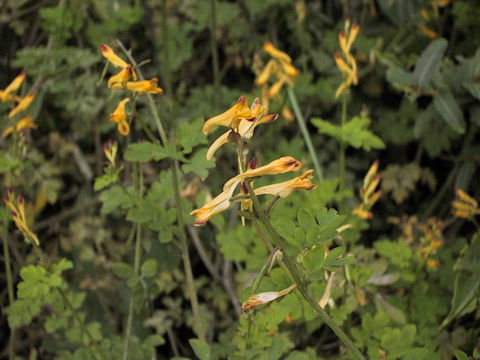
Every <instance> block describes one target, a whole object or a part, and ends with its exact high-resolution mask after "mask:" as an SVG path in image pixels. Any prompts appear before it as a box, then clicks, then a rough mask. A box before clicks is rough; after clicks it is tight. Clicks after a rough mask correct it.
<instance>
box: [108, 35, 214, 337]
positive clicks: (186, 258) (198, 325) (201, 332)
mask: <svg viewBox="0 0 480 360" xmlns="http://www.w3.org/2000/svg"><path fill="white" fill-rule="evenodd" d="M117 43H118V45H119V46H120V48H121V49H122V50H123V52H124V53H125V55H126V56H127V57H128V59H129V61H130V62H131V63H132V65H133V66H136V62H135V59H134V58H133V57H132V55H131V54H130V53H129V52H128V51H127V49H126V48H125V46H123V44H122V42H121V41H120V40H117ZM136 71H137V74H138V77H139V78H140V79H141V80H144V79H145V78H144V77H143V73H142V71H141V70H140V69H138V68H137V69H136ZM146 95H147V98H148V104H149V106H150V111H151V112H152V116H153V118H154V120H155V124H156V125H157V129H158V133H159V135H160V140H161V141H162V144H163V145H166V144H168V138H167V134H166V132H165V129H164V127H163V125H162V121H161V120H160V116H159V115H158V111H157V107H156V106H155V102H154V101H153V98H152V96H151V95H150V94H146ZM171 168H172V180H173V187H174V193H175V206H176V208H177V223H178V227H179V229H180V232H179V233H180V242H181V250H182V258H183V265H184V271H185V277H186V280H187V289H188V292H189V296H190V304H191V306H192V312H193V319H194V320H193V321H194V328H195V329H196V331H197V335H198V337H199V338H200V339H201V340H205V329H204V327H203V323H202V318H201V316H200V310H199V306H198V298H197V292H196V290H195V283H194V279H193V271H192V265H191V262H190V255H189V253H188V243H187V235H186V233H185V224H184V222H183V215H182V214H183V210H182V204H181V199H180V187H179V182H178V161H177V160H171Z"/></svg>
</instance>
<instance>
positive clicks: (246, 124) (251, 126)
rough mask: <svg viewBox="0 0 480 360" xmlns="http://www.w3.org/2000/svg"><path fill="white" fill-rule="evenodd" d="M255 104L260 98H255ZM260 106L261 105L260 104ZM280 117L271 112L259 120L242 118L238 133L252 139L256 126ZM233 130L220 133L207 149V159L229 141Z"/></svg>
mask: <svg viewBox="0 0 480 360" xmlns="http://www.w3.org/2000/svg"><path fill="white" fill-rule="evenodd" d="M254 104H258V98H257V99H255V101H254V102H253V104H252V107H253V106H254ZM258 107H260V105H259V104H258ZM277 119H278V114H269V115H266V116H262V117H261V118H260V119H258V120H257V121H253V122H252V121H250V120H246V119H242V120H240V123H239V124H238V129H237V130H238V134H239V135H240V136H241V137H242V138H243V139H251V138H252V136H253V132H254V130H255V128H256V127H257V126H258V125H260V124H269V123H271V122H274V121H275V120H277ZM232 131H233V130H228V131H227V132H225V133H224V134H223V135H220V136H219V137H218V138H217V139H216V140H215V141H214V142H213V143H212V145H211V146H210V148H209V149H208V151H207V160H211V159H212V157H213V155H214V154H215V152H216V151H217V150H218V149H219V148H220V147H221V146H223V145H224V144H226V143H227V142H228V137H229V136H230V134H231V133H232Z"/></svg>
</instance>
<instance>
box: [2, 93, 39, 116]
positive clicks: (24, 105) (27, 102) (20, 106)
mask: <svg viewBox="0 0 480 360" xmlns="http://www.w3.org/2000/svg"><path fill="white" fill-rule="evenodd" d="M34 98H35V94H34V93H30V94H28V95H27V96H25V97H24V98H23V99H22V100H21V101H20V102H19V103H18V105H17V106H16V107H15V108H13V110H12V111H10V113H9V114H8V118H9V119H11V118H13V117H14V116H15V115H17V114H18V113H19V112H21V111H24V110H26V109H27V108H28V107H29V106H30V104H31V103H32V101H33V99H34Z"/></svg>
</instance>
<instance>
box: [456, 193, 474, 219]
mask: <svg viewBox="0 0 480 360" xmlns="http://www.w3.org/2000/svg"><path fill="white" fill-rule="evenodd" d="M455 194H456V196H457V199H456V200H455V201H453V202H452V207H453V209H454V211H453V214H454V215H455V216H456V217H460V218H467V219H468V218H472V217H474V216H475V215H479V214H480V209H479V208H478V203H477V201H476V200H475V199H474V198H472V197H471V196H469V195H468V194H467V193H466V192H464V191H463V190H462V189H459V188H456V189H455Z"/></svg>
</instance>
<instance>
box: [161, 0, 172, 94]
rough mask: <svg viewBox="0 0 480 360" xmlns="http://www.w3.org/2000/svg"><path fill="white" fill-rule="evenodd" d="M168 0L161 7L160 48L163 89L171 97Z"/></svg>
mask: <svg viewBox="0 0 480 360" xmlns="http://www.w3.org/2000/svg"><path fill="white" fill-rule="evenodd" d="M167 3H168V0H163V6H162V47H163V61H162V64H163V69H162V70H163V78H164V79H165V87H166V90H167V94H168V95H169V96H170V97H172V96H173V92H172V82H171V80H170V51H169V48H168V43H169V38H168V36H169V34H168V23H167V21H168V19H167V10H168V5H167Z"/></svg>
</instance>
